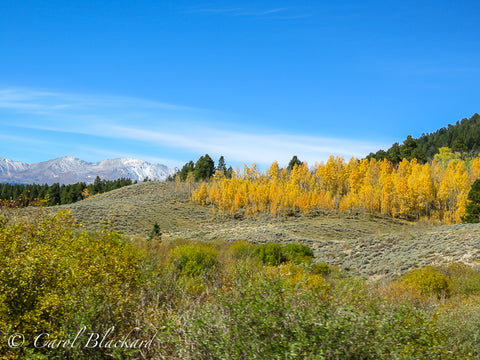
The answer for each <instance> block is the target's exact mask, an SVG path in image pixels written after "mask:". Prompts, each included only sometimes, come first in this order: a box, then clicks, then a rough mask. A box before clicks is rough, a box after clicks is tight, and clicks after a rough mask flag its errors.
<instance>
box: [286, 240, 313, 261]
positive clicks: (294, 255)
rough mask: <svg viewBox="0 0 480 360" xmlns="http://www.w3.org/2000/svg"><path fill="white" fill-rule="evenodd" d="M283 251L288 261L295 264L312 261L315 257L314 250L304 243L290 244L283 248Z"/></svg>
mask: <svg viewBox="0 0 480 360" xmlns="http://www.w3.org/2000/svg"><path fill="white" fill-rule="evenodd" d="M283 253H284V254H285V257H286V258H287V260H288V261H292V262H294V263H295V264H299V263H302V262H310V261H312V258H313V250H312V249H311V248H310V247H309V246H307V245H304V244H288V245H286V246H285V247H284V248H283Z"/></svg>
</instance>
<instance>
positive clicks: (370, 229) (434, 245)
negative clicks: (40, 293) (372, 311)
mask: <svg viewBox="0 0 480 360" xmlns="http://www.w3.org/2000/svg"><path fill="white" fill-rule="evenodd" d="M189 193H190V191H189V188H188V185H187V184H181V185H180V186H178V185H175V184H174V183H163V182H147V183H140V184H135V185H131V186H128V187H124V188H122V189H118V190H114V191H112V192H109V193H106V194H101V195H98V196H95V197H93V198H91V199H88V200H85V201H81V202H78V203H75V204H72V205H70V206H69V208H70V210H71V214H72V216H73V217H74V218H76V219H77V220H78V221H79V222H81V223H82V224H83V226H84V227H85V228H86V229H89V230H95V229H99V228H100V227H101V226H105V224H111V226H112V227H113V229H114V230H116V231H119V232H122V233H124V234H126V235H129V236H133V237H138V238H142V239H145V238H147V236H148V234H149V233H150V232H151V230H152V228H153V226H154V224H155V223H158V224H159V225H160V229H161V232H162V234H163V235H162V239H163V241H164V242H170V241H174V240H176V239H187V240H199V241H226V242H233V241H235V240H246V241H249V242H252V243H257V244H261V243H267V242H279V243H283V244H288V243H303V244H306V245H308V246H310V247H311V248H312V249H313V250H314V254H315V261H317V262H326V263H329V264H332V265H337V266H340V267H341V268H343V269H345V270H348V271H349V272H350V273H351V274H357V275H362V276H367V277H368V276H376V275H380V276H387V277H391V278H394V277H396V276H397V275H400V274H403V273H405V272H406V271H408V270H409V269H412V268H414V267H416V266H425V265H428V264H438V263H443V262H446V261H461V262H466V263H474V262H476V261H478V260H480V247H479V246H478V244H477V243H476V239H478V238H480V226H478V225H453V226H434V225H431V224H427V223H421V222H420V223H411V222H406V221H401V220H394V219H391V218H389V217H385V218H382V217H373V216H371V215H369V214H367V213H362V212H356V213H353V212H352V213H350V214H348V215H345V214H343V215H339V214H336V213H335V212H333V211H331V212H325V213H322V214H316V215H300V214H297V215H295V216H277V217H272V216H270V215H258V216H256V217H244V216H242V215H241V213H238V214H237V215H236V217H229V216H224V215H221V214H214V213H213V207H208V206H201V205H198V204H195V203H192V202H191V201H190V200H189ZM60 208H65V207H64V206H62V207H60ZM50 209H51V210H55V209H56V208H50Z"/></svg>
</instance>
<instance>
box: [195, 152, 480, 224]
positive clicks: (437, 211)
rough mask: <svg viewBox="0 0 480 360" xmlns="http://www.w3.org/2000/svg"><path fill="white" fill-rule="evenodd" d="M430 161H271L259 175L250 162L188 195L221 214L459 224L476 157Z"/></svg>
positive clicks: (479, 167) (479, 162) (477, 168)
mask: <svg viewBox="0 0 480 360" xmlns="http://www.w3.org/2000/svg"><path fill="white" fill-rule="evenodd" d="M444 160H445V159H443V161H442V159H437V158H436V159H435V160H433V161H432V162H431V163H426V164H419V163H418V162H417V160H416V159H413V160H411V161H408V160H406V159H404V160H403V161H402V162H400V163H399V164H398V165H393V164H392V163H391V162H389V161H387V160H383V161H377V160H375V159H363V160H358V159H355V158H352V159H350V161H349V162H348V163H347V162H346V161H345V160H344V159H343V158H342V157H334V156H331V157H330V158H329V159H328V161H327V162H326V163H321V164H316V165H315V166H314V167H313V168H309V167H308V165H307V164H305V163H304V164H303V165H301V166H295V167H294V168H293V170H291V171H288V170H287V169H280V168H279V166H278V163H277V162H274V163H273V164H272V165H271V166H270V168H268V169H267V170H266V171H265V172H260V171H258V170H257V167H256V165H255V164H253V165H252V166H250V167H248V166H244V169H243V172H242V173H241V174H240V173H238V172H234V174H233V176H232V178H231V179H228V178H226V177H225V176H224V174H223V172H217V173H216V174H215V176H214V177H213V178H212V179H211V180H210V181H208V182H204V183H202V185H201V186H200V187H197V188H196V190H194V191H193V193H192V199H193V200H194V201H195V202H197V203H199V204H202V205H208V204H213V205H215V206H216V207H217V208H218V210H219V211H220V212H222V213H228V214H231V215H233V214H235V212H237V211H238V210H240V209H245V213H246V214H247V215H254V214H257V213H262V212H269V213H270V214H272V215H273V216H275V215H277V214H282V213H291V212H292V211H293V212H295V211H301V212H303V213H305V214H306V213H309V212H312V211H318V210H320V211H321V210H338V211H341V212H342V211H350V210H355V209H364V210H366V211H368V212H369V213H371V214H382V215H386V216H392V217H395V218H403V219H408V220H416V219H420V218H426V219H429V220H434V221H441V222H442V223H446V224H452V223H460V222H461V216H463V215H464V214H465V206H466V204H467V196H468V192H469V190H470V187H471V185H472V184H473V182H474V181H475V179H478V178H480V158H475V159H469V160H467V161H463V160H461V159H451V160H449V161H444Z"/></svg>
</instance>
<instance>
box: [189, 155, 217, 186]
mask: <svg viewBox="0 0 480 360" xmlns="http://www.w3.org/2000/svg"><path fill="white" fill-rule="evenodd" d="M214 172H215V163H214V161H213V160H212V158H211V157H210V156H209V155H208V154H205V155H204V156H200V158H199V159H198V160H197V162H196V163H195V170H194V171H193V174H194V176H195V181H200V180H208V179H210V177H211V176H212V175H213V174H214Z"/></svg>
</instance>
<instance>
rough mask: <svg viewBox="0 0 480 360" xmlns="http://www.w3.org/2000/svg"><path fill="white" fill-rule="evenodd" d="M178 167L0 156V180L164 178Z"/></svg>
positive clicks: (135, 161) (49, 181)
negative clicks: (32, 160)
mask: <svg viewBox="0 0 480 360" xmlns="http://www.w3.org/2000/svg"><path fill="white" fill-rule="evenodd" d="M177 170H178V169H176V168H169V167H167V166H165V165H162V164H150V163H148V162H146V161H142V160H138V159H122V158H119V159H108V160H103V161H100V162H97V163H91V162H87V161H83V160H80V159H78V158H75V157H71V156H64V157H61V158H58V159H53V160H48V161H42V162H38V163H34V164H26V163H22V162H20V161H13V160H10V159H5V158H2V157H0V182H4V183H5V182H9V183H17V184H31V183H37V184H45V183H46V184H49V185H50V184H53V183H56V182H58V183H60V184H74V183H77V182H85V183H87V184H89V183H92V182H93V181H94V180H95V178H96V177H97V176H99V177H100V178H101V179H105V180H116V179H119V178H130V179H132V180H133V181H135V180H137V181H143V180H144V179H145V178H147V177H148V178H149V179H151V180H165V179H166V178H167V177H168V176H169V175H173V174H174V173H175V172H176V171H177Z"/></svg>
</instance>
